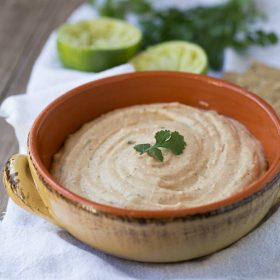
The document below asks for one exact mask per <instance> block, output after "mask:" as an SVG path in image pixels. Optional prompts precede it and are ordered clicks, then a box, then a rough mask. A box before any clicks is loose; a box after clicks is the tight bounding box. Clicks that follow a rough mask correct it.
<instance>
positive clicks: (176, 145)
mask: <svg viewBox="0 0 280 280" xmlns="http://www.w3.org/2000/svg"><path fill="white" fill-rule="evenodd" d="M160 147H163V148H166V149H169V150H170V151H171V152H172V153H173V154H174V155H180V154H181V153H182V152H183V150H184V149H185V147H186V142H185V141H184V137H183V136H182V135H181V134H179V132H177V131H174V132H172V133H171V135H170V138H169V139H167V140H166V141H165V142H164V143H163V144H162V145H161V146H160Z"/></svg>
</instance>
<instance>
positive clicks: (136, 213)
mask: <svg viewBox="0 0 280 280" xmlns="http://www.w3.org/2000/svg"><path fill="white" fill-rule="evenodd" d="M159 75H160V76H166V75H167V76H170V75H171V76H174V77H178V78H180V77H185V78H186V77H188V78H190V79H195V80H200V81H203V82H205V83H210V84H214V85H215V86H219V87H224V88H226V89H231V90H234V91H236V92H238V94H241V95H242V96H244V97H246V98H249V99H250V100H252V101H254V102H255V103H257V104H258V106H260V107H261V108H262V109H263V110H264V111H265V112H266V113H267V114H268V116H269V117H270V120H271V121H272V122H273V123H274V125H275V126H276V128H277V130H278V134H279V138H280V118H279V116H278V114H277V113H276V112H275V111H274V109H273V108H272V107H271V106H270V105H269V104H268V103H267V102H265V101H264V100H262V99H261V98H260V97H258V96H257V95H255V94H253V93H251V92H249V91H248V90H246V89H244V88H241V87H239V86H237V85H235V84H232V83H229V82H227V81H224V80H222V79H218V78H213V77H209V76H206V75H200V74H193V73H184V72H177V71H141V72H132V73H126V74H119V75H114V76H110V77H106V78H102V79H98V80H95V81H91V82H88V83H85V84H82V85H80V86H78V87H75V88H73V89H71V90H69V91H67V92H66V93H64V94H63V95H61V96H59V97H58V98H57V99H55V100H54V101H52V102H51V103H50V104H49V105H48V106H47V107H45V109H43V110H42V111H41V113H40V114H39V115H38V117H37V118H36V119H35V121H34V123H33V125H32V127H31V129H30V132H29V137H28V150H29V156H30V159H31V161H32V163H33V165H34V167H35V169H36V171H37V173H38V174H39V175H40V177H41V178H40V179H43V183H44V184H47V186H48V187H50V188H51V189H52V190H54V191H56V192H57V193H58V194H59V195H62V196H63V197H64V198H66V199H68V200H70V202H72V203H73V202H74V203H75V204H78V205H80V206H81V207H83V206H84V205H86V206H87V207H86V208H88V207H91V208H93V210H94V211H95V212H96V211H100V212H103V213H107V214H111V215H114V216H125V217H132V218H156V219H159V218H174V217H182V216H193V215H196V214H205V213H207V212H212V211H214V210H215V211H216V210H218V209H221V208H226V207H227V206H233V205H236V204H238V205H239V203H241V204H242V201H244V200H246V199H247V198H249V197H251V196H252V195H253V194H255V193H257V192H258V191H260V190H262V189H264V188H265V186H266V185H267V184H268V183H270V182H271V181H273V180H274V179H275V178H276V177H277V176H278V175H279V172H280V148H279V149H278V150H277V151H276V152H277V155H276V159H275V160H274V161H273V162H272V164H271V165H270V166H269V169H268V170H267V171H266V172H265V173H264V174H263V175H262V176H261V177H260V178H258V179H257V180H255V181H253V182H252V183H251V184H249V186H248V187H247V188H246V189H245V190H243V191H242V192H239V193H236V194H234V195H232V196H230V197H228V198H225V199H222V200H219V201H217V202H213V203H209V204H205V205H201V206H196V207H190V208H179V209H159V210H141V209H128V208H120V207H116V206H113V205H109V204H103V203H98V202H95V201H92V200H89V199H87V198H85V197H82V196H80V195H78V194H75V193H74V192H72V191H70V190H68V189H67V188H66V187H64V186H63V185H61V184H59V183H58V182H56V181H55V180H54V179H53V178H52V176H51V174H50V172H49V171H48V170H47V168H46V167H45V166H44V164H43V163H42V161H41V159H40V156H39V152H38V149H37V145H36V136H37V131H38V129H39V128H40V125H41V122H42V121H43V120H44V119H45V117H46V115H47V114H49V112H50V111H52V110H53V107H54V106H57V105H59V104H61V103H63V102H64V101H65V100H67V99H68V98H71V96H72V95H76V94H79V93H81V92H84V91H86V90H88V89H89V88H91V87H92V86H96V85H98V86H103V85H104V86H105V85H106V84H108V83H111V82H115V81H120V80H127V79H131V78H134V79H135V78H138V77H143V76H159ZM279 147H280V145H279Z"/></svg>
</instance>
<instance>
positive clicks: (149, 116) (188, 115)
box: [51, 103, 267, 210]
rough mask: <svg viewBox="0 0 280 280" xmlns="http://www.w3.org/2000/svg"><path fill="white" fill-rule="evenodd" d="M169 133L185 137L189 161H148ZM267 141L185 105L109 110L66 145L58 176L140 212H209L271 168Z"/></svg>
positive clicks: (79, 190) (82, 191) (93, 196)
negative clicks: (162, 134)
mask: <svg viewBox="0 0 280 280" xmlns="http://www.w3.org/2000/svg"><path fill="white" fill-rule="evenodd" d="M162 129H168V130H170V131H175V130H176V131H178V132H179V133H180V134H181V135H183V136H184V139H185V141H186V142H187V146H186V148H185V150H184V152H183V153H182V154H181V155H173V154H172V153H171V152H170V151H168V150H166V149H162V152H163V155H164V161H163V162H160V161H157V160H155V159H154V158H152V157H150V156H148V155H147V154H143V155H140V154H139V153H137V152H136V151H135V150H134V148H133V146H134V145H135V144H140V143H141V144H142V143H150V144H154V142H155V139H154V134H155V133H156V132H157V131H159V130H162ZM266 168H267V165H266V159H265V156H264V152H263V148H262V146H261V144H260V142H259V141H258V140H257V139H256V138H255V137H254V136H253V135H252V134H251V133H250V132H249V131H248V130H247V129H246V127H245V126H243V125H242V124H241V123H239V122H237V121H236V120H233V119H231V118H228V117H225V116H222V115H219V114H218V113H217V112H215V111H204V110H201V109H197V108H194V107H190V106H186V105H183V104H180V103H158V104H151V105H139V106H132V107H128V108H123V109H119V110H115V111H112V112H109V113H107V114H105V115H103V116H101V117H99V118H97V119H95V120H93V121H91V122H89V123H87V124H85V125H84V126H83V127H82V128H81V129H80V130H78V131H77V132H76V133H74V134H73V135H71V136H69V138H68V139H67V140H66V142H65V145H64V147H63V148H62V149H61V150H60V151H59V153H58V154H56V155H55V157H54V162H53V165H52V171H51V172H52V175H53V176H54V178H55V179H56V180H57V181H58V182H59V183H61V184H62V185H64V186H65V187H67V188H68V189H69V190H71V191H72V192H74V193H76V194H79V195H80V196H83V197H86V198H88V199H90V200H93V201H96V202H101V203H105V204H111V205H114V206H118V207H122V208H133V209H149V210H151V209H171V208H183V207H184V208H185V207H186V208H187V207H194V206H201V205H205V204H208V203H211V202H215V201H218V200H221V199H224V198H227V197H229V196H231V195H233V194H235V193H237V192H240V191H242V190H244V189H245V188H246V187H247V186H248V184H249V183H251V182H252V181H254V180H255V179H257V178H258V177H260V176H261V175H262V174H263V173H264V172H265V170H266Z"/></svg>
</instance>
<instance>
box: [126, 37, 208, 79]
mask: <svg viewBox="0 0 280 280" xmlns="http://www.w3.org/2000/svg"><path fill="white" fill-rule="evenodd" d="M131 63H132V64H133V66H134V68H135V70H136V71H149V70H171V71H183V72H191V73H197V74H205V73H207V70H208V59H207V55H206V53H205V51H204V50H203V49H202V48H201V47H200V46H198V45H196V44H192V43H189V42H185V41H169V42H165V43H161V44H158V45H155V46H152V47H150V48H148V49H147V50H145V51H143V52H141V53H140V54H138V55H137V56H135V57H134V58H132V60H131Z"/></svg>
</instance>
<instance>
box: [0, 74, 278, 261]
mask: <svg viewBox="0 0 280 280" xmlns="http://www.w3.org/2000/svg"><path fill="white" fill-rule="evenodd" d="M174 101H177V102H181V103H184V104H187V105H191V106H194V107H198V108H203V109H212V110H216V111H217V112H219V113H220V114H223V115H226V116H229V117H231V118H234V119H236V120H238V121H239V122H241V123H243V124H244V125H245V126H246V127H247V128H248V129H249V130H250V131H251V133H252V134H253V135H255V137H256V138H258V139H259V140H260V141H261V142H262V144H263V147H264V150H265V153H266V156H267V159H268V162H269V168H268V170H267V171H266V173H265V174H264V175H263V176H262V177H261V178H259V179H258V180H256V181H255V182H253V183H252V184H251V185H250V186H248V188H246V190H244V191H243V192H241V193H238V194H235V195H233V196H232V197H230V198H227V199H224V200H221V201H219V202H215V203H211V204H208V205H203V206H201V207H194V208H186V209H176V210H175V209H174V210H153V211H147V210H145V211H142V210H134V209H122V208H117V207H113V206H109V205H104V204H100V203H96V202H93V201H90V200H88V199H86V198H83V197H80V196H78V195H76V194H74V193H72V192H71V191H69V190H67V188H66V187H64V186H62V185H60V184H58V183H57V182H56V181H55V180H54V179H53V178H52V176H51V175H50V172H49V170H50V166H51V163H52V159H53V156H54V154H55V153H57V152H58V150H59V149H60V148H61V146H62V145H63V143H64V141H65V139H66V137H67V136H68V135H69V134H72V133H74V132H75V131H76V130H78V129H79V128H80V127H81V126H82V125H83V124H84V123H86V122H88V121H91V120H92V119H94V118H96V117H98V116H100V115H101V114H104V113H106V112H109V111H111V110H114V109H116V108H122V107H127V106H131V105H136V104H148V103H158V102H174ZM279 144H280V121H279V118H278V116H277V114H276V113H275V112H274V110H273V109H272V108H271V107H270V106H269V105H268V104H267V103H266V102H264V101H263V100H262V99H260V98H259V97H257V96H256V95H254V94H252V93H250V92H248V91H246V90H245V89H242V88H240V87H238V86H235V85H233V84H229V83H227V82H225V81H222V80H219V79H214V78H210V77H207V76H204V75H195V74H187V73H180V72H165V71H159V72H139V73H132V74H124V75H118V76H113V77H109V78H105V79H101V80H98V81H94V82H91V83H88V84H85V85H82V86H80V87H77V88H75V89H73V90H71V91H69V92H68V93H66V94H64V95H63V96H61V97H59V98H58V99H56V100H55V101H54V102H52V103H51V104H50V105H49V106H48V107H47V108H46V109H45V110H43V112H42V113H41V114H40V115H39V117H38V118H37V119H36V121H35V123H34V124H33V127H32V129H31V131H30V134H29V141H28V151H29V155H28V156H23V155H16V156H13V157H12V158H11V159H10V160H9V161H8V163H7V165H6V167H5V170H4V183H5V186H6V189H7V192H8V193H9V195H10V196H11V198H13V199H14V200H15V202H17V203H18V204H19V205H21V206H22V207H24V208H25V209H27V210H30V211H32V212H33V213H36V214H38V215H41V216H42V217H44V218H46V219H48V220H49V221H51V222H53V223H55V224H57V225H59V226H61V227H62V228H64V229H66V230H67V231H69V232H70V233H71V234H72V235H73V236H75V237H76V238H78V239H80V240H82V241H84V242H85V243H87V244H89V245H90V246H93V247H95V248H97V249H100V250H102V251H104V252H108V253H110V254H113V255H116V256H120V257H123V258H127V259H132V260H138V261H148V262H175V261H182V260H188V259H192V258H196V257H200V256H203V255H206V254H209V253H212V252H215V251H217V250H219V249H221V248H224V247H226V246H228V245H229V244H231V243H233V242H235V241H236V240H238V239H239V238H241V237H242V236H244V235H245V234H247V233H248V232H249V231H250V230H252V229H253V228H254V227H255V226H256V225H257V224H258V223H259V222H260V221H261V220H262V219H263V218H264V216H265V215H266V214H267V212H268V211H269V209H270V208H271V207H272V206H273V205H274V204H275V203H276V201H277V197H278V193H279V177H280V172H279V171H280V145H279ZM30 174H31V175H30Z"/></svg>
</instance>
